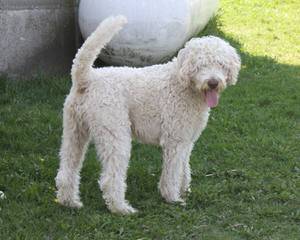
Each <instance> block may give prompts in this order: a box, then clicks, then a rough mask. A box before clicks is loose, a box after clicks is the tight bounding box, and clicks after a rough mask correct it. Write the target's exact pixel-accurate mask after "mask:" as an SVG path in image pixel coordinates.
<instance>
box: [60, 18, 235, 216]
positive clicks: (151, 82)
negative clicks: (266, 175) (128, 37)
mask: <svg viewBox="0 0 300 240" xmlns="http://www.w3.org/2000/svg"><path fill="white" fill-rule="evenodd" d="M125 23H126V18H125V17H123V16H117V17H110V18H108V19H106V20H104V21H103V22H102V23H101V24H100V25H99V27H98V28H97V30H96V31H95V32H94V33H93V34H92V35H91V36H90V37H89V38H88V39H87V40H86V42H85V43H84V44H83V46H82V48H81V49H80V50H79V51H78V53H77V55H76V58H75V60H74V65H73V68H72V80H73V86H72V88H71V91H70V94H69V95H68V97H67V98H66V101H65V104H64V116H63V117H64V120H63V128H64V129H63V136H62V146H61V150H60V168H59V171H58V174H57V177H56V185H57V188H58V192H57V199H58V201H59V203H61V204H63V205H66V206H70V207H81V206H82V203H81V202H80V197H79V181H80V176H79V174H80V169H81V166H82V162H83V160H84V154H85V151H86V149H87V145H88V143H89V140H90V139H91V140H93V141H94V143H95V146H96V149H97V154H98V156H99V158H100V159H101V162H102V174H101V177H100V180H99V185H100V188H101V190H102V191H103V198H104V199H105V201H106V204H107V206H108V208H109V209H110V210H111V211H112V212H115V213H121V214H129V213H134V212H135V211H136V210H135V209H134V208H133V207H131V206H130V204H129V203H128V202H127V201H126V200H125V192H126V172H127V168H128V162H129V159H130V151H131V141H132V138H133V137H134V138H136V139H137V140H139V141H140V142H142V143H148V144H157V145H160V146H161V147H162V149H163V169H162V175H161V178H160V182H159V189H160V192H161V194H162V196H163V198H164V199H165V200H166V201H167V202H183V199H182V197H183V196H184V194H185V193H186V192H187V191H189V185H190V181H191V170H190V166H189V157H190V154H191V151H192V149H193V145H194V143H195V141H196V140H197V139H198V138H199V136H200V134H201V132H202V131H203V129H204V128H205V126H206V124H207V120H208V117H209V110H210V108H209V107H208V105H207V103H206V101H205V91H207V90H208V89H209V86H208V81H209V80H210V79H217V81H218V87H217V91H218V93H219V92H221V91H222V90H223V89H225V87H226V86H227V85H230V84H235V83H236V81H237V76H238V72H239V70H240V58H239V56H238V54H237V53H236V51H235V49H234V48H232V47H231V46H230V45H229V44H228V43H226V42H225V41H223V40H221V39H219V38H217V37H203V38H194V39H192V40H190V41H189V42H188V43H187V44H186V45H185V47H184V48H183V49H182V50H180V52H179V54H178V58H174V59H173V60H172V61H171V62H169V63H166V64H161V65H154V66H150V67H144V68H130V67H105V68H100V69H98V68H97V69H96V68H93V67H92V65H93V62H94V61H95V59H96V58H97V55H98V54H99V52H100V51H101V49H102V48H103V47H104V46H105V44H106V43H107V42H109V41H110V40H111V39H112V37H113V36H114V35H115V34H116V33H117V32H118V31H119V30H120V29H121V28H122V27H123V25H124V24H125Z"/></svg>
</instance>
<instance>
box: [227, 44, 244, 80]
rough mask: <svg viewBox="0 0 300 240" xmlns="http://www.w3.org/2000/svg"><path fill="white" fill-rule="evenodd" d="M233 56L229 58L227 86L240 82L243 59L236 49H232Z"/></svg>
mask: <svg viewBox="0 0 300 240" xmlns="http://www.w3.org/2000/svg"><path fill="white" fill-rule="evenodd" d="M232 50H233V51H232V54H230V56H229V63H228V65H229V66H227V69H228V73H227V80H226V82H227V84H228V85H235V84H236V82H237V80H238V75H239V71H240V69H241V59H240V56H239V55H238V53H237V52H236V50H235V49H234V48H232Z"/></svg>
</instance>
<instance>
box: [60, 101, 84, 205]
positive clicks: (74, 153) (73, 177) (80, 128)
mask: <svg viewBox="0 0 300 240" xmlns="http://www.w3.org/2000/svg"><path fill="white" fill-rule="evenodd" d="M88 140H89V136H88V130H87V127H86V126H85V125H84V124H83V122H81V121H80V118H78V116H77V114H76V112H75V110H74V107H73V106H65V108H64V129H63V137H62V145H61V149H60V167H59V170H58V173H57V176H56V186H57V201H58V202H59V203H60V204H62V205H65V206H69V207H76V208H80V207H81V206H82V203H81V202H80V197H79V182H80V175H79V174H80V170H81V167H82V162H83V159H84V154H85V152H86V149H87V146H88Z"/></svg>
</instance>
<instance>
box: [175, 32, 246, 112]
mask: <svg viewBox="0 0 300 240" xmlns="http://www.w3.org/2000/svg"><path fill="white" fill-rule="evenodd" d="M177 61H178V67H179V78H180V81H181V83H182V84H183V85H184V86H185V87H192V88H194V90H196V91H198V92H199V93H200V94H201V95H202V97H203V99H204V100H205V101H206V103H207V105H208V106H209V107H215V106H217V104H218V99H219V95H220V93H221V92H222V91H223V90H224V89H225V88H226V87H227V86H228V85H234V84H235V83H236V82H237V77H238V73H239V70H240V68H241V61H240V57H239V55H238V54H237V52H236V50H235V49H234V48H233V47H232V46H230V45H229V44H228V43H227V42H225V41H224V40H222V39H220V38H218V37H212V36H209V37H203V38H193V39H191V40H190V41H189V42H187V43H186V45H185V47H184V48H183V49H182V50H180V51H179V53H178V56H177Z"/></svg>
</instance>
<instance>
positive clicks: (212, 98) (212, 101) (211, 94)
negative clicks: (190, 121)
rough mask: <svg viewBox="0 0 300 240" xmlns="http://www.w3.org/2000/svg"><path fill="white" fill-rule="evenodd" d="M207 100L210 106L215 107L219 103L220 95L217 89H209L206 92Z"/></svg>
mask: <svg viewBox="0 0 300 240" xmlns="http://www.w3.org/2000/svg"><path fill="white" fill-rule="evenodd" d="M205 101H206V103H207V105H208V107H210V108H213V107H216V106H217V105H218V102H219V96H218V92H217V90H207V91H206V93H205Z"/></svg>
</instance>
